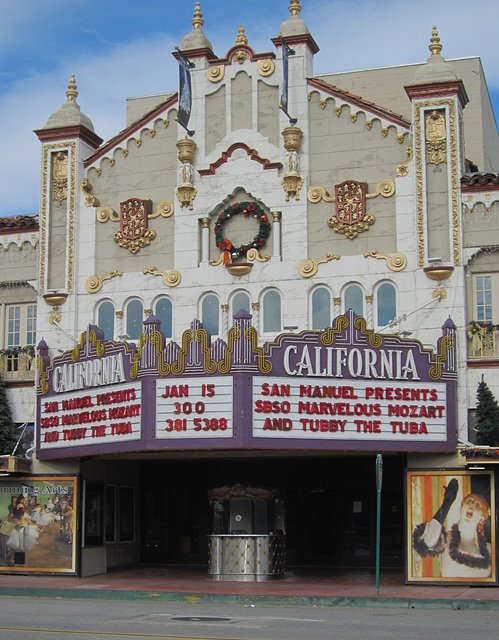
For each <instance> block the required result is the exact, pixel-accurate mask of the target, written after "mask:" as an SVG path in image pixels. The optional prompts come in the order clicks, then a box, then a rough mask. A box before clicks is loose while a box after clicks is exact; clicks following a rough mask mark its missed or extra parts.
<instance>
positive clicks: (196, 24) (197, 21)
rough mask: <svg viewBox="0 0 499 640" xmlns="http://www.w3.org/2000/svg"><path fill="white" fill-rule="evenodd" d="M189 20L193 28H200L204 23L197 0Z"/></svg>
mask: <svg viewBox="0 0 499 640" xmlns="http://www.w3.org/2000/svg"><path fill="white" fill-rule="evenodd" d="M191 22H192V28H193V29H201V27H202V26H203V24H204V20H203V14H202V13H201V6H200V5H199V2H196V6H195V7H194V14H193V17H192V20H191Z"/></svg>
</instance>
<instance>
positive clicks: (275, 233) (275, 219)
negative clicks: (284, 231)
mask: <svg viewBox="0 0 499 640" xmlns="http://www.w3.org/2000/svg"><path fill="white" fill-rule="evenodd" d="M272 238H273V240H274V245H273V254H272V260H280V259H281V212H280V211H273V212H272Z"/></svg>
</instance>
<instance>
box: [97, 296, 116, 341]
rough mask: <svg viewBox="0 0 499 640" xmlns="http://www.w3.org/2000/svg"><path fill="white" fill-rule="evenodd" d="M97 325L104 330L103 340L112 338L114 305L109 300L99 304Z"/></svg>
mask: <svg viewBox="0 0 499 640" xmlns="http://www.w3.org/2000/svg"><path fill="white" fill-rule="evenodd" d="M97 326H98V327H99V329H100V330H101V331H104V340H113V339H114V305H113V304H112V303H111V302H108V301H106V302H103V303H102V304H101V305H100V306H99V311H98V314H97Z"/></svg>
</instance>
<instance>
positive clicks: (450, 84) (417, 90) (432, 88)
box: [404, 80, 469, 107]
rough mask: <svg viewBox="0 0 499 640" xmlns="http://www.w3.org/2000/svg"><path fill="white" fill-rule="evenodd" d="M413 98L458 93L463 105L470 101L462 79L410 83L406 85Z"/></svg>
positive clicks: (436, 96) (407, 91) (408, 93)
mask: <svg viewBox="0 0 499 640" xmlns="http://www.w3.org/2000/svg"><path fill="white" fill-rule="evenodd" d="M404 89H405V91H406V93H407V95H408V96H409V98H410V99H411V100H417V99H423V100H424V99H427V98H443V97H446V96H449V95H457V97H458V98H459V101H460V103H461V107H465V106H466V105H467V104H468V102H469V98H468V94H467V93H466V89H465V88H464V84H463V81H462V80H448V81H445V82H431V83H429V84H410V85H407V86H405V87H404Z"/></svg>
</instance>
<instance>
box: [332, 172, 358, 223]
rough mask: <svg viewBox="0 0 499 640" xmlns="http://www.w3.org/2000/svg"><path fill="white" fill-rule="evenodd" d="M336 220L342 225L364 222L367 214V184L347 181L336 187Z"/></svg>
mask: <svg viewBox="0 0 499 640" xmlns="http://www.w3.org/2000/svg"><path fill="white" fill-rule="evenodd" d="M334 191H335V194H336V218H337V219H338V222H341V223H342V224H349V225H352V224H356V223H357V222H362V220H363V219H364V216H365V213H366V183H365V182H357V181H356V180H347V181H346V182H342V183H341V184H337V185H335V187H334Z"/></svg>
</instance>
